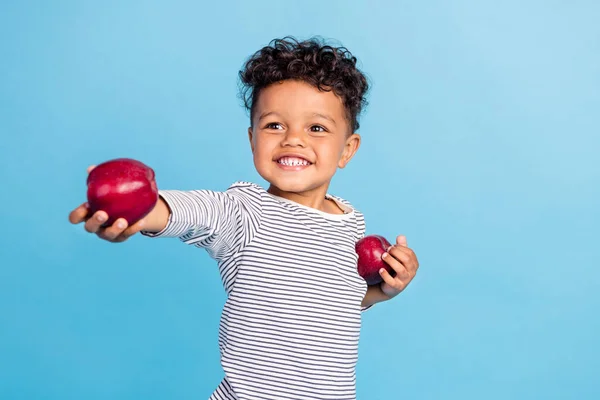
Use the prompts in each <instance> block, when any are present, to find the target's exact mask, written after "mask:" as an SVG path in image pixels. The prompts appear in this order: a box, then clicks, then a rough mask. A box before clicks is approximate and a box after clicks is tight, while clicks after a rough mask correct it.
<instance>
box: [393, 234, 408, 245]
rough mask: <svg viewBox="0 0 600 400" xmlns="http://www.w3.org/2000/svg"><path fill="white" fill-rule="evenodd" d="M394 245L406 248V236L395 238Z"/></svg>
mask: <svg viewBox="0 0 600 400" xmlns="http://www.w3.org/2000/svg"><path fill="white" fill-rule="evenodd" d="M396 244H398V245H400V246H404V247H406V246H408V243H407V242H406V236H404V235H400V236H398V237H397V238H396Z"/></svg>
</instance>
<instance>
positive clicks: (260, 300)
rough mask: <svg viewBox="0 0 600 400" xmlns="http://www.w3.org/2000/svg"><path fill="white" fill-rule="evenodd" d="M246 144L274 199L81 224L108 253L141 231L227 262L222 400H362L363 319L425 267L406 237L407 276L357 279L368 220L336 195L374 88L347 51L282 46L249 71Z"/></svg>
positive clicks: (208, 201)
mask: <svg viewBox="0 0 600 400" xmlns="http://www.w3.org/2000/svg"><path fill="white" fill-rule="evenodd" d="M240 78H241V83H242V90H241V94H242V96H243V99H244V101H245V105H246V107H247V108H248V109H249V111H250V127H249V128H248V136H249V140H250V146H251V149H252V153H253V158H254V165H255V167H256V169H257V171H258V173H259V174H260V175H261V176H262V177H263V178H264V179H265V180H266V181H267V182H269V184H270V186H269V188H268V190H264V189H263V188H261V187H260V186H258V185H255V184H252V183H246V182H237V183H235V184H233V185H232V186H231V187H230V188H229V189H228V190H227V191H225V192H214V191H209V190H196V191H174V190H165V191H161V192H160V198H159V201H158V203H157V204H156V206H155V208H154V210H153V211H152V212H151V213H150V214H149V215H148V216H147V217H146V218H144V219H143V220H141V221H139V222H138V223H136V224H134V225H133V226H131V227H127V223H126V221H125V220H123V219H120V220H117V221H116V222H115V223H114V224H113V225H112V226H111V227H107V228H101V225H102V223H103V222H104V221H106V220H107V219H108V216H107V215H106V213H105V212H103V211H98V212H97V213H95V214H94V215H93V216H89V215H88V207H87V205H86V204H83V205H82V206H80V207H78V208H77V209H75V210H73V212H72V213H71V215H70V221H71V222H72V223H81V222H84V221H85V229H86V230H87V231H89V232H92V233H95V234H97V235H98V236H99V237H101V238H102V239H105V240H109V241H113V242H121V241H124V240H126V239H127V238H129V237H130V236H131V235H133V234H135V233H137V232H141V233H142V234H143V235H146V236H153V237H178V238H180V239H181V240H183V241H184V242H185V243H188V244H193V245H195V246H197V247H201V248H204V249H206V250H207V251H208V253H209V254H210V255H211V256H212V257H213V258H214V259H215V260H216V261H217V262H218V266H219V271H220V274H221V278H222V280H223V285H224V288H225V290H226V292H227V301H226V304H225V306H224V309H223V313H222V317H221V324H220V327H219V348H220V352H221V364H222V367H223V370H224V371H225V378H224V379H223V381H222V382H221V384H220V385H219V386H218V388H217V389H216V390H215V392H214V393H213V394H212V396H211V397H210V399H213V400H217V399H219V400H222V399H251V400H256V399H278V400H282V399H303V400H306V399H338V400H339V399H355V398H356V389H355V370H356V362H357V354H358V339H359V333H360V324H361V311H363V310H365V309H366V308H368V307H370V306H372V305H373V304H375V303H377V302H381V301H385V300H389V299H391V298H392V297H394V296H396V295H397V294H398V293H400V292H401V291H402V290H403V289H404V288H405V287H406V285H407V284H408V283H409V282H410V281H411V279H412V278H413V277H414V275H415V273H416V270H417V268H418V261H417V258H416V256H415V254H414V252H413V251H412V250H410V249H409V248H408V247H407V245H406V239H405V238H404V237H403V236H399V237H398V239H397V243H396V245H394V246H392V247H390V249H388V252H387V253H386V254H385V255H384V260H385V261H386V262H387V263H388V264H389V265H390V266H391V267H392V268H393V269H394V270H395V271H396V275H395V276H394V277H392V276H391V275H390V274H388V273H387V272H386V271H385V270H383V269H382V271H381V272H380V274H381V276H382V278H383V279H384V282H382V283H381V284H380V285H373V286H369V287H367V284H366V282H365V281H364V280H363V279H362V278H361V277H360V276H359V275H358V273H357V270H356V262H357V255H356V253H355V251H354V245H355V243H356V241H358V240H359V239H360V238H362V237H363V236H364V234H365V223H364V217H363V215H362V214H361V213H360V212H358V211H357V210H355V209H353V208H352V206H351V204H350V203H349V202H347V201H345V200H343V199H341V198H339V197H335V196H332V195H330V194H328V193H327V189H328V187H329V184H330V181H331V179H332V177H333V175H334V174H335V172H336V170H337V169H338V168H344V167H345V166H346V165H347V164H348V162H349V161H350V160H351V159H352V157H353V156H354V154H355V153H356V151H357V150H358V148H359V144H360V136H359V135H358V134H357V133H356V130H357V129H358V126H359V124H358V115H359V114H360V111H361V109H362V107H363V104H364V103H365V101H364V98H365V97H364V96H365V93H366V91H367V89H368V84H367V81H366V79H365V77H364V75H363V74H362V73H361V72H360V71H359V70H358V69H357V68H356V58H354V57H353V56H352V55H351V54H350V53H349V52H348V51H347V50H346V49H345V48H335V47H330V46H326V45H324V44H323V43H322V42H320V41H318V40H316V39H312V40H308V41H304V42H298V41H296V40H294V39H290V38H285V39H281V40H275V41H273V42H272V43H271V44H270V45H269V46H266V47H264V48H263V49H261V50H259V51H258V52H257V53H255V54H254V55H253V56H252V57H251V58H250V59H249V60H248V61H247V63H246V65H245V66H244V69H243V70H242V71H241V72H240Z"/></svg>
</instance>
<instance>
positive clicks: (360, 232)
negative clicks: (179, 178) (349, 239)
mask: <svg viewBox="0 0 600 400" xmlns="http://www.w3.org/2000/svg"><path fill="white" fill-rule="evenodd" d="M327 196H329V197H330V198H332V199H334V200H335V201H336V202H337V203H338V204H342V205H343V206H344V208H346V213H347V214H350V215H352V216H353V218H352V220H353V222H354V224H355V228H356V231H355V232H356V240H360V239H361V238H362V237H364V236H365V231H366V224H365V216H364V214H363V213H362V212H361V211H360V210H358V209H357V208H356V207H354V206H353V205H352V203H351V202H350V201H348V200H346V199H344V198H342V197H339V196H334V195H331V194H328V195H327Z"/></svg>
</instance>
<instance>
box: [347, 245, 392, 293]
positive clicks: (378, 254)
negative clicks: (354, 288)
mask: <svg viewBox="0 0 600 400" xmlns="http://www.w3.org/2000/svg"><path fill="white" fill-rule="evenodd" d="M390 246H391V245H390V242H388V241H387V240H386V238H384V237H383V236H379V235H368V236H365V237H363V238H362V239H360V240H359V241H358V242H356V254H358V265H357V269H358V274H359V275H360V276H362V277H363V279H364V280H365V281H367V284H368V285H376V284H378V283H381V282H382V281H383V278H381V275H380V274H379V270H380V269H381V268H385V269H386V270H387V272H389V273H390V275H392V276H394V275H395V271H394V270H393V269H392V267H390V266H389V265H388V264H387V263H386V262H385V261H383V258H382V255H383V253H385V252H386V251H387V249H388V248H389V247H390Z"/></svg>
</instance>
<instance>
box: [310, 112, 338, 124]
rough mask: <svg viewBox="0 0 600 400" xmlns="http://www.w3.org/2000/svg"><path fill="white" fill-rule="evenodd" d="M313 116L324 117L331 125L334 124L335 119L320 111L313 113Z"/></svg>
mask: <svg viewBox="0 0 600 400" xmlns="http://www.w3.org/2000/svg"><path fill="white" fill-rule="evenodd" d="M313 117H318V118H323V119H326V120H327V121H329V122H331V123H332V124H333V125H335V119H333V118H331V117H330V116H329V115H325V114H320V113H313Z"/></svg>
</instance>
